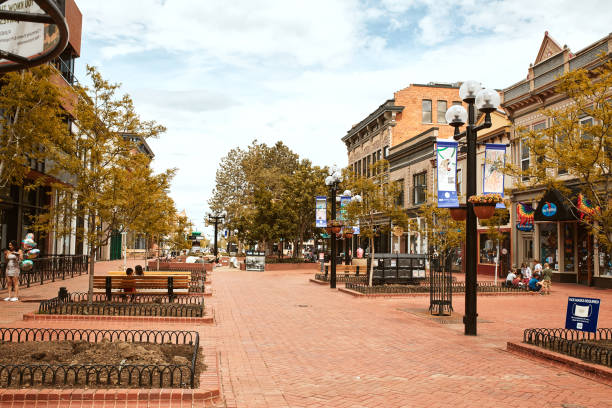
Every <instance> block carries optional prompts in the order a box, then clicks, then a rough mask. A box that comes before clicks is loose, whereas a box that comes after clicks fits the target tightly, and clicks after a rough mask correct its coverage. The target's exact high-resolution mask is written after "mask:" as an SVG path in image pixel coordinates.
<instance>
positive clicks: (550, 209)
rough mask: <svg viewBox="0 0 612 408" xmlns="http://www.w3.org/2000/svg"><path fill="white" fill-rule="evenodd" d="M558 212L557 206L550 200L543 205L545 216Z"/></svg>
mask: <svg viewBox="0 0 612 408" xmlns="http://www.w3.org/2000/svg"><path fill="white" fill-rule="evenodd" d="M556 213H557V206H556V205H555V203H551V202H548V201H547V202H546V203H544V206H543V207H542V215H544V216H545V217H552V216H553V215H555V214H556Z"/></svg>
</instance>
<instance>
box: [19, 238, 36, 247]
mask: <svg viewBox="0 0 612 408" xmlns="http://www.w3.org/2000/svg"><path fill="white" fill-rule="evenodd" d="M21 244H22V245H23V247H24V248H25V249H32V248H35V247H36V242H34V240H32V239H28V238H26V239H24V240H23V241H21Z"/></svg>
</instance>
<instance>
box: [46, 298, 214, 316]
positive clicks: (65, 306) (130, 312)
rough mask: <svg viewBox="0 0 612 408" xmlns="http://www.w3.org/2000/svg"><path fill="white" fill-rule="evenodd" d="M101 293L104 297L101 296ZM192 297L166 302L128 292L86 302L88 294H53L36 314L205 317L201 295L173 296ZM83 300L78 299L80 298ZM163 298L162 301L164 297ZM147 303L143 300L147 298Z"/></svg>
mask: <svg viewBox="0 0 612 408" xmlns="http://www.w3.org/2000/svg"><path fill="white" fill-rule="evenodd" d="M102 296H103V299H101V297H102ZM179 297H182V298H195V299H198V300H195V299H189V300H188V301H186V300H183V301H180V300H179V301H176V302H172V303H169V302H168V296H165V295H158V296H154V295H148V297H147V298H142V297H139V299H138V300H136V299H137V295H130V294H116V295H113V298H112V300H111V301H110V302H109V301H107V300H106V295H98V297H96V300H94V301H93V302H91V303H89V302H87V301H86V299H87V294H86V293H85V294H80V293H79V294H77V295H76V296H72V295H68V297H56V298H53V299H49V300H45V301H43V302H40V305H39V307H38V313H40V314H61V315H100V316H102V315H103V316H159V317H204V298H203V297H199V298H198V297H196V296H175V297H174V298H173V299H175V298H179ZM83 298H84V300H81V299H83ZM163 298H165V301H164V299H163ZM145 299H146V300H150V302H147V303H144V301H146V300H145Z"/></svg>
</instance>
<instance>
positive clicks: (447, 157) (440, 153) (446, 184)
mask: <svg viewBox="0 0 612 408" xmlns="http://www.w3.org/2000/svg"><path fill="white" fill-rule="evenodd" d="M436 145H437V147H436V150H437V154H436V163H437V165H438V177H437V179H438V207H443V208H449V207H450V208H455V207H459V200H458V198H457V142H455V141H451V140H439V139H438V140H437V141H436Z"/></svg>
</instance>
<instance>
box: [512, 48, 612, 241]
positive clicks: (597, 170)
mask: <svg viewBox="0 0 612 408" xmlns="http://www.w3.org/2000/svg"><path fill="white" fill-rule="evenodd" d="M600 58H601V64H600V65H599V66H598V67H597V68H594V69H593V70H590V71H587V70H585V69H578V70H574V71H570V72H567V73H565V74H564V75H562V76H560V77H559V78H558V83H557V86H556V88H555V90H556V92H557V93H558V94H561V95H565V96H567V98H568V99H569V101H570V103H568V104H565V105H564V106H561V107H555V108H547V109H542V110H540V113H542V114H543V115H544V116H545V117H547V118H548V124H549V127H548V128H546V129H541V130H526V129H521V128H518V129H517V133H518V136H519V138H520V142H521V143H522V144H523V146H525V147H527V148H528V149H529V151H530V153H531V155H532V157H533V160H531V162H530V167H529V168H528V169H521V168H520V166H517V165H513V164H508V165H507V166H506V167H505V170H504V171H505V172H506V174H510V175H512V176H515V178H516V180H517V186H516V188H517V189H519V190H521V189H527V188H533V187H535V186H538V187H541V186H544V187H546V188H555V189H557V190H558V191H559V192H560V193H561V195H562V196H563V198H564V200H565V203H566V204H567V205H568V206H569V207H570V208H573V209H574V210H575V212H576V214H582V215H583V217H582V220H581V222H582V223H583V224H584V225H585V226H587V227H588V228H589V229H590V230H591V232H592V233H593V234H594V236H596V237H597V239H598V241H599V245H600V248H601V249H604V248H605V250H607V251H608V252H609V251H610V250H611V248H612V102H611V99H610V90H611V89H612V61H611V60H610V59H609V57H606V56H605V55H601V56H600ZM577 193H580V194H582V195H583V196H584V198H585V199H586V200H584V201H585V202H586V204H587V205H586V206H582V207H580V206H579V205H578V201H577V195H578V194H577ZM589 204H590V205H589ZM586 207H591V208H590V210H589V209H587V208H586ZM585 210H586V211H585ZM602 246H603V248H602Z"/></svg>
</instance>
